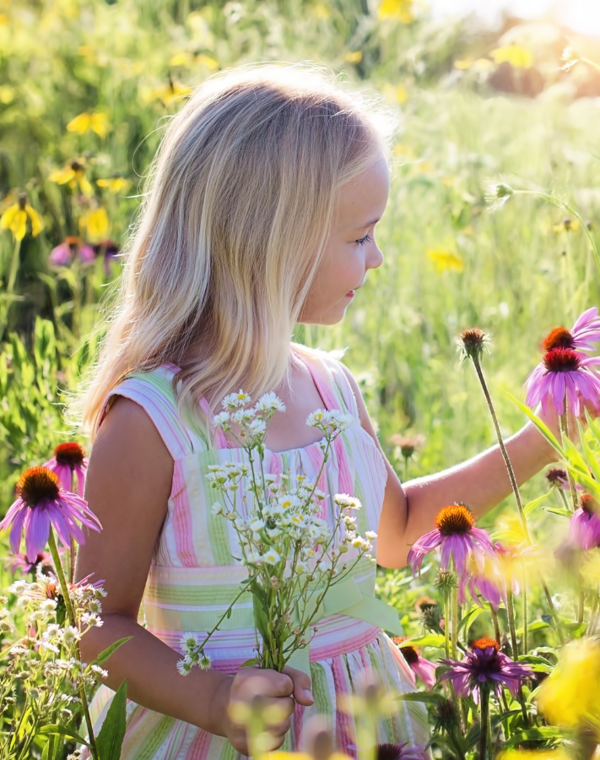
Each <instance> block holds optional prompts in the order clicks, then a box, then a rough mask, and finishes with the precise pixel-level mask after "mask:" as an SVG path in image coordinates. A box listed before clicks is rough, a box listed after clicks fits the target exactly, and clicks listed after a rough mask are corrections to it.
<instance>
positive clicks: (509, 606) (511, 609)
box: [506, 588, 519, 660]
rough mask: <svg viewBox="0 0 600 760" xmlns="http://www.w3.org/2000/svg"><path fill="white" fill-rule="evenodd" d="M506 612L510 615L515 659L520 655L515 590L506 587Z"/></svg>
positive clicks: (509, 625) (511, 638)
mask: <svg viewBox="0 0 600 760" xmlns="http://www.w3.org/2000/svg"><path fill="white" fill-rule="evenodd" d="M506 614H507V617H508V629H509V631H510V648H511V651H512V657H513V660H516V659H517V658H518V657H519V648H518V646H517V629H516V627H515V598H514V596H513V592H512V591H511V590H510V589H509V588H507V589H506Z"/></svg>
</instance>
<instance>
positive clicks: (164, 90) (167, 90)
mask: <svg viewBox="0 0 600 760" xmlns="http://www.w3.org/2000/svg"><path fill="white" fill-rule="evenodd" d="M191 91H192V88H191V87H186V86H185V85H183V84H181V82H177V81H175V80H173V79H171V77H169V81H168V83H167V84H163V85H161V86H160V87H157V88H156V89H155V90H152V91H151V92H149V93H148V95H147V96H146V98H145V100H146V102H150V101H152V100H162V102H163V103H164V104H165V105H166V106H167V105H169V104H170V103H172V102H173V101H175V100H181V99H182V98H184V97H185V96H186V95H189V94H190V92H191Z"/></svg>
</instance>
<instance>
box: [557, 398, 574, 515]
mask: <svg viewBox="0 0 600 760" xmlns="http://www.w3.org/2000/svg"><path fill="white" fill-rule="evenodd" d="M558 419H559V421H560V444H561V446H562V445H563V439H564V438H568V437H569V409H568V407H567V400H566V399H565V413H564V414H560V415H559V417H558ZM567 477H568V478H569V491H570V492H571V501H572V502H573V511H575V510H576V509H577V507H578V506H579V504H578V499H577V490H576V488H575V481H574V480H573V475H572V474H571V470H569V469H568V468H567Z"/></svg>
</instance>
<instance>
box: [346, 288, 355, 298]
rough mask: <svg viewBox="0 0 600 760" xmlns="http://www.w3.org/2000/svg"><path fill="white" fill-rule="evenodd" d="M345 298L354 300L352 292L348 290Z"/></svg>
mask: <svg viewBox="0 0 600 760" xmlns="http://www.w3.org/2000/svg"><path fill="white" fill-rule="evenodd" d="M346 296H347V297H348V298H354V291H353V290H350V291H349V292H348V293H346Z"/></svg>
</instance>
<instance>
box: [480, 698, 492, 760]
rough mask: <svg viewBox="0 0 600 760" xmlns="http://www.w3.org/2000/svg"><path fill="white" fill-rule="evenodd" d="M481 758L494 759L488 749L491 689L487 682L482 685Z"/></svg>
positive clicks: (481, 759) (484, 759)
mask: <svg viewBox="0 0 600 760" xmlns="http://www.w3.org/2000/svg"><path fill="white" fill-rule="evenodd" d="M480 698H481V705H480V710H481V712H480V721H479V760H492V756H491V753H490V752H489V749H488V734H489V714H490V690H489V687H488V685H487V684H482V685H481V687H480Z"/></svg>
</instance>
